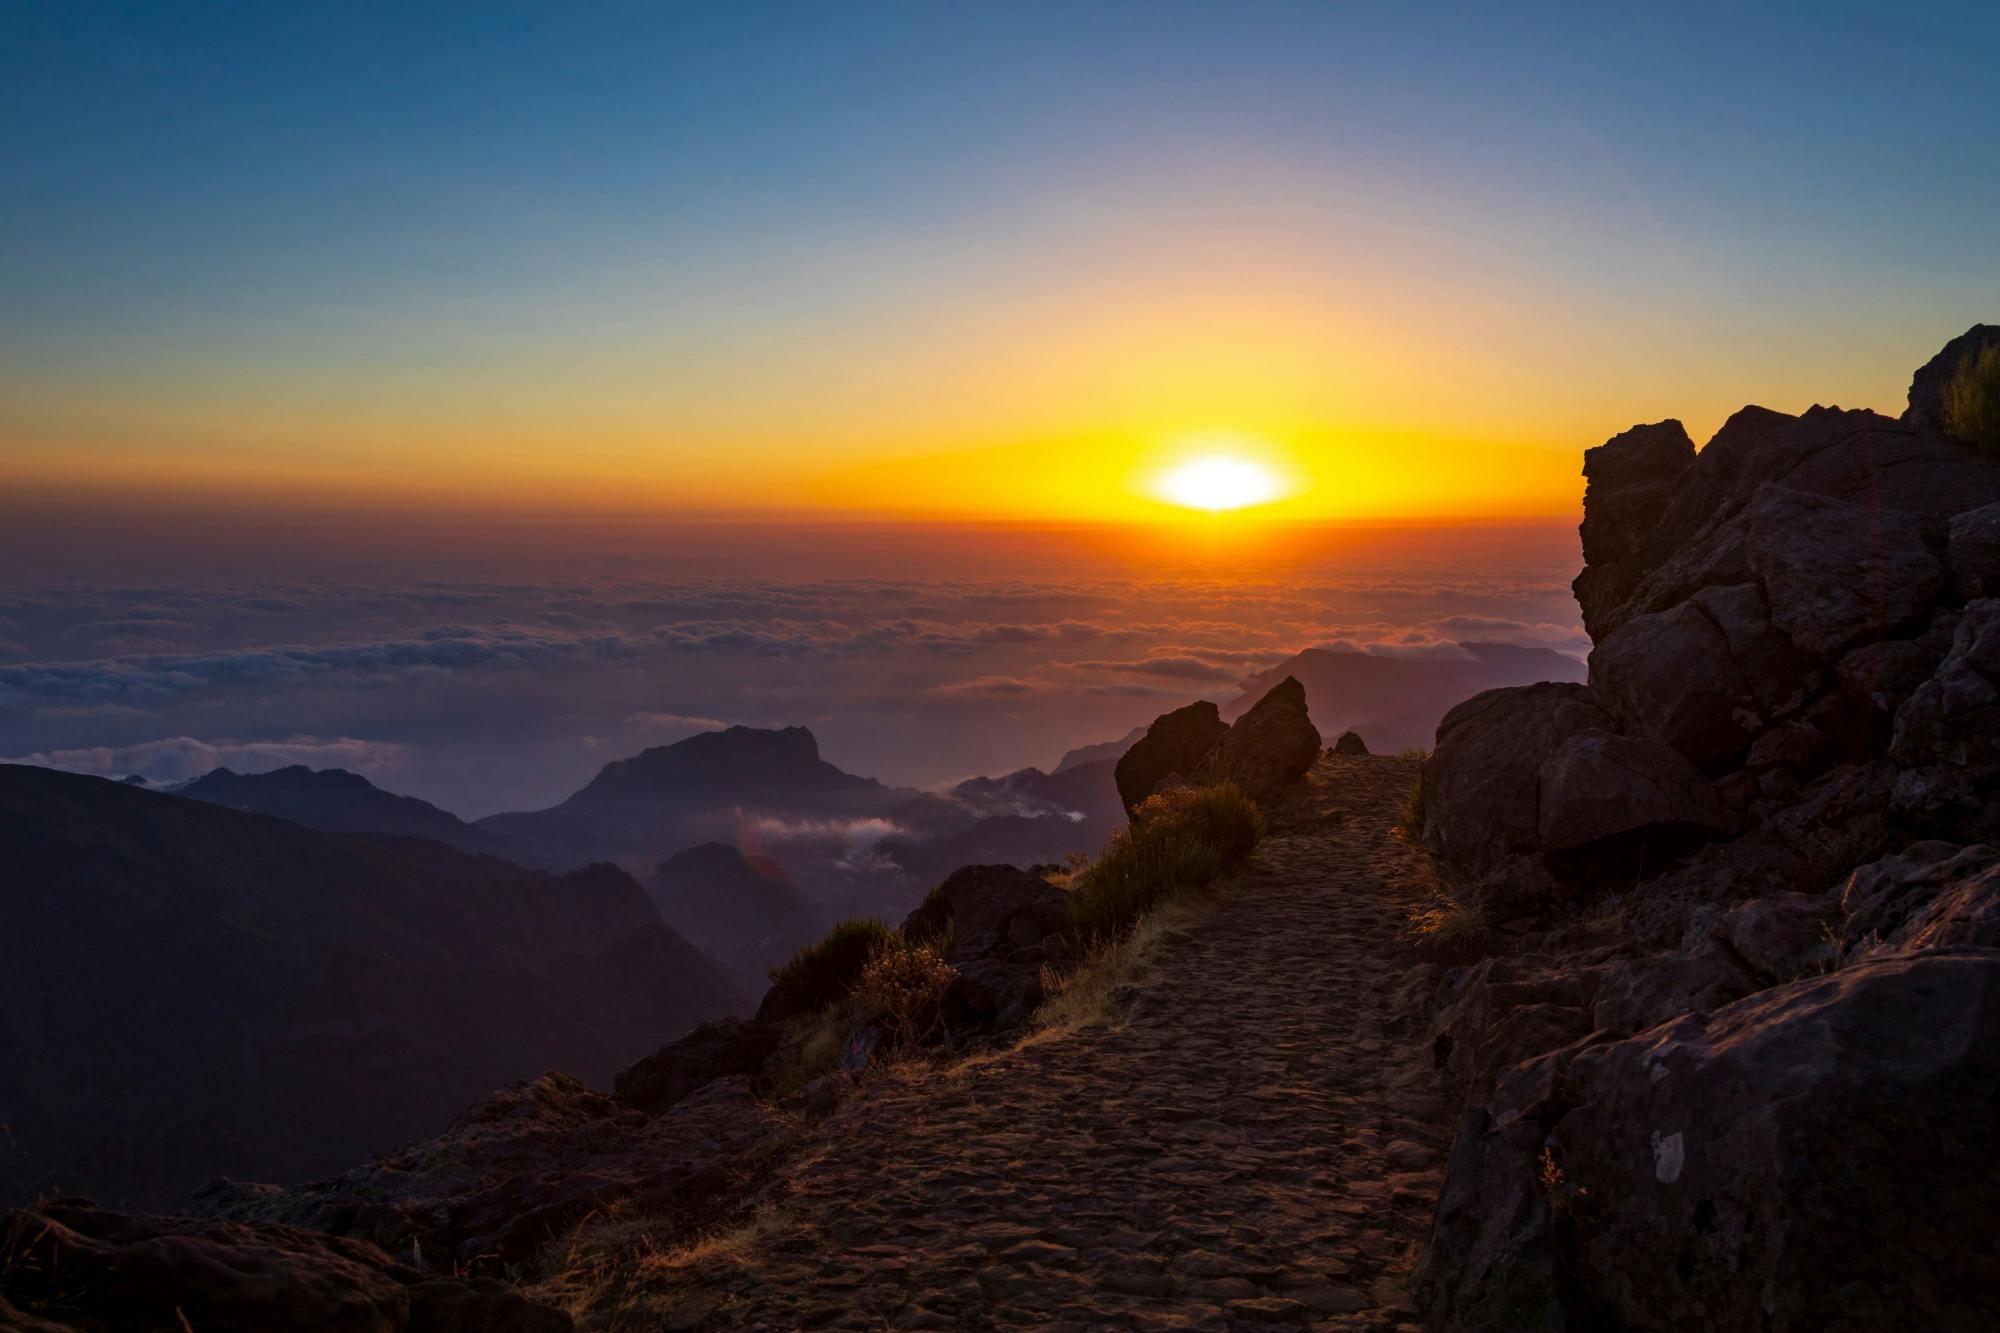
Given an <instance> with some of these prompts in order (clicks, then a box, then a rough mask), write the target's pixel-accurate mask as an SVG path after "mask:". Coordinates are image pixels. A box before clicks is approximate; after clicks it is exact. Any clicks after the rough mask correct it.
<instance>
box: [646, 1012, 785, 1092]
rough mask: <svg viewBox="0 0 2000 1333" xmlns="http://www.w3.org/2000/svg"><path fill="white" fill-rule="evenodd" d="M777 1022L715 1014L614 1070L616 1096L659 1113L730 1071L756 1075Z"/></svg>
mask: <svg viewBox="0 0 2000 1333" xmlns="http://www.w3.org/2000/svg"><path fill="white" fill-rule="evenodd" d="M778 1036H779V1033H778V1027H777V1025H776V1024H772V1023H746V1022H744V1021H743V1020H742V1019H740V1018H718V1019H715V1020H713V1021H711V1022H707V1023H703V1024H702V1025H701V1026H700V1027H697V1028H696V1029H695V1030H694V1031H692V1032H690V1033H688V1034H687V1035H686V1036H685V1037H682V1038H681V1039H680V1040H679V1041H676V1042H672V1043H670V1044H669V1045H666V1046H663V1047H661V1048H660V1049H659V1050H657V1051H655V1052H653V1054H651V1055H649V1056H647V1057H646V1058H645V1059H643V1060H638V1061H635V1062H633V1063H632V1064H630V1065H628V1066H626V1067H625V1068H624V1069H622V1070H620V1071H619V1072H618V1077H617V1079H616V1081H615V1082H613V1084H612V1089H613V1091H615V1092H616V1093H617V1095H618V1100H619V1101H621V1102H624V1103H625V1104H626V1105H627V1106H633V1107H637V1108H638V1109H639V1110H641V1111H650V1112H652V1113H654V1114H656V1115H657V1114H658V1113H659V1112H661V1111H664V1110H666V1109H667V1108H668V1107H670V1106H672V1105H673V1104H674V1103H676V1102H678V1101H680V1100H681V1099H682V1098H683V1097H686V1096H687V1095H688V1094H689V1093H691V1092H694V1091H696V1090H697V1089H699V1088H702V1087H704V1086H706V1085H707V1084H710V1083H713V1082H714V1081H715V1080H716V1079H719V1078H728V1077H730V1076H732V1075H741V1076H744V1077H752V1076H755V1075H756V1074H757V1073H758V1072H759V1071H761V1070H762V1069H763V1067H764V1062H765V1061H766V1060H768V1059H770V1057H771V1053H772V1052H773V1051H774V1050H776V1049H777V1046H778Z"/></svg>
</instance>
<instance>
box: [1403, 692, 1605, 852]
mask: <svg viewBox="0 0 2000 1333" xmlns="http://www.w3.org/2000/svg"><path fill="white" fill-rule="evenodd" d="M1612 729H1613V723H1612V720H1611V718H1610V716H1609V715H1608V714H1606V713H1605V712H1604V711H1603V710H1602V709H1600V708H1599V707H1598V706H1597V705H1596V703H1595V702H1594V701H1593V700H1592V698H1591V693H1590V691H1589V689H1587V688H1586V687H1584V686H1582V685H1557V684H1551V685H1525V686H1520V687H1517V688H1513V689H1501V690H1487V691H1486V692H1485V693H1483V694H1475V695H1474V696H1472V698H1470V699H1467V700H1466V701H1465V702H1464V703H1462V704H1460V705H1459V706H1458V707H1456V708H1454V709H1452V710H1451V711H1450V712H1449V713H1446V714H1445V716H1444V720H1443V721H1442V722H1440V723H1438V738H1437V748H1436V749H1435V750H1434V751H1433V752H1432V753H1431V757H1430V758H1429V759H1427V760H1425V761H1424V768H1423V791H1424V845H1425V846H1426V847H1427V848H1429V849H1430V851H1431V853H1432V854H1433V855H1435V856H1437V857H1438V858H1440V859H1441V860H1443V861H1445V862H1446V863H1447V864H1449V865H1451V866H1452V867H1454V868H1455V869H1457V870H1459V871H1461V872H1464V873H1466V874H1467V875H1471V876H1478V875H1480V874H1483V873H1485V872H1488V871H1491V870H1493V869H1495V868H1496V867H1498V866H1500V865H1501V864H1502V863H1503V862H1506V861H1508V860H1509V859H1510V858H1514V857H1519V856H1520V855H1522V854H1523V853H1532V852H1536V851H1538V850H1539V848H1540V835H1541V799H1540V791H1541V767H1542V764H1543V763H1544V762H1545V761H1546V760H1547V759H1548V757H1549V756H1550V755H1552V754H1554V753H1555V751H1556V750H1557V749H1558V748H1559V747H1560V746H1561V745H1562V744H1563V742H1564V741H1566V740H1568V739H1569V738H1570V737H1572V736H1576V735H1580V734H1582V733H1584V732H1587V731H1610V730H1612Z"/></svg>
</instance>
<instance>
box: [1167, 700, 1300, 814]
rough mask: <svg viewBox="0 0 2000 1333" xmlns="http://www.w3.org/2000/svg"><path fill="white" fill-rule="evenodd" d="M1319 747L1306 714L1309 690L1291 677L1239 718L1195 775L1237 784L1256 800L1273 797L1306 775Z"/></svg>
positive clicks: (1205, 780)
mask: <svg viewBox="0 0 2000 1333" xmlns="http://www.w3.org/2000/svg"><path fill="white" fill-rule="evenodd" d="M1319 750H1320V735H1319V728H1317V727H1315V726H1314V725H1313V723H1312V718H1311V717H1310V716H1308V715H1307V713H1306V688H1305V686H1303V685H1301V684H1299V682H1298V679H1297V678H1296V677H1293V676H1286V677H1285V678H1284V679H1283V680H1281V681H1279V682H1278V683H1277V684H1276V685H1273V686H1272V687H1271V688H1270V689H1269V690H1267V691H1265V694H1264V697H1263V698H1261V699H1259V700H1258V701H1257V702H1256V703H1254V704H1252V705H1251V706H1250V711H1248V712H1246V713H1245V714H1243V716H1242V717H1239V718H1237V719H1236V721H1235V722H1234V723H1233V724H1232V725H1231V726H1230V728H1229V730H1228V731H1227V732H1226V733H1224V735H1223V737H1222V739H1221V740H1219V741H1217V742H1216V745H1215V748H1214V749H1213V750H1211V751H1210V752H1209V754H1208V757H1207V758H1206V759H1204V760H1203V761H1202V762H1201V764H1200V766H1199V767H1198V768H1197V769H1196V770H1195V777H1196V779H1197V780H1198V781H1201V782H1233V783H1235V784H1236V785H1237V786H1239V787H1241V788H1242V789H1243V791H1244V793H1245V794H1246V795H1248V796H1249V797H1250V799H1251V800H1253V801H1269V800H1272V799H1274V798H1276V797H1277V796H1278V795H1280V794H1281V793H1283V791H1284V790H1285V789H1286V788H1287V787H1289V786H1291V785H1292V784H1293V783H1295V782H1297V781H1298V780H1299V779H1300V778H1302V777H1304V776H1305V775H1306V770H1307V769H1309V768H1311V767H1312V766H1313V760H1315V759H1317V758H1319Z"/></svg>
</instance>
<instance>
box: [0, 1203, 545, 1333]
mask: <svg viewBox="0 0 2000 1333" xmlns="http://www.w3.org/2000/svg"><path fill="white" fill-rule="evenodd" d="M0 1252H3V1253H5V1255H6V1256H7V1263H6V1266H5V1270H4V1272H0V1327H4V1328H20V1329H28V1330H56V1329H70V1330H77V1333H120V1331H122V1330H127V1329H201V1330H215V1333H256V1331H258V1330H264V1329H276V1328H299V1329H305V1328H311V1329H325V1330H328V1331H329V1333H448V1331H452V1330H471V1329H480V1330H486V1331H487V1333H562V1331H563V1330H567V1329H569V1328H570V1327H571V1322H570V1318H569V1316H568V1315H566V1314H564V1313H562V1312H561V1311H560V1310H555V1309H552V1308H550V1307H549V1306H546V1305H541V1304H538V1303H536V1302H534V1301H531V1300H529V1299H528V1298H527V1297H525V1296H523V1295H522V1294H521V1293H520V1292H519V1291H517V1290H516V1289H515V1288H514V1287H512V1286H510V1285H509V1284H507V1283H504V1282H499V1281H495V1280H493V1279H490V1278H472V1279H466V1278H461V1277H455V1276H450V1275H448V1274H444V1273H433V1272H427V1271H424V1270H423V1269H420V1268H417V1267H412V1266H410V1265H407V1264H400V1263H397V1262H395V1261H393V1260H391V1259H390V1258H389V1256H388V1255H387V1254H385V1253H383V1252H382V1250H380V1249H379V1248H377V1247H376V1246H374V1245H371V1244H369V1243H368V1242H367V1241H363V1240H355V1239H352V1238H349V1237H342V1236H332V1235H327V1234H324V1233H322V1232H318V1231H311V1230H307V1229H305V1228H301V1227H293V1226H286V1225H283V1224H280V1223H275V1222H255V1223H244V1222H228V1221H219V1220H212V1219H208V1220H203V1219H192V1218H185V1217H157V1216H152V1215H149V1214H144V1213H117V1212H111V1211H108V1210H105V1209H100V1208H97V1207H95V1206H94V1205H92V1204H89V1203H87V1202H82V1201H78V1200H66V1199H58V1200H54V1201H52V1202H48V1203H43V1204H39V1205H37V1206H36V1207H34V1208H31V1209H22V1210H19V1211H16V1212H11V1213H8V1214H7V1215H6V1217H5V1218H4V1220H0ZM10 1307H11V1310H12V1311H13V1312H14V1313H10V1312H9V1311H10Z"/></svg>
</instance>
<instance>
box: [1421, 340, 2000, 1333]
mask: <svg viewBox="0 0 2000 1333" xmlns="http://www.w3.org/2000/svg"><path fill="white" fill-rule="evenodd" d="M1996 332H2000V331H1996ZM1983 336H1984V335H1983V334H1982V333H1981V331H1980V330H1974V333H1973V334H1970V335H1967V337H1968V338H1971V339H1973V341H1974V342H1977V341H1979V339H1980V338H1982V337H1983ZM1964 342H1965V340H1963V339H1961V340H1959V341H1958V342H1955V343H1954V344H1953V347H1959V346H1960V344H1961V343H1964ZM1967 345H1968V346H1969V345H1970V344H1967ZM1962 350H1963V349H1962V348H1961V351H1962ZM1955 364H1956V362H1955V359H1954V357H1953V355H1952V349H1950V348H1948V349H1947V351H1946V353H1945V354H1941V358H1940V359H1939V360H1937V361H1934V362H1933V363H1932V364H1931V365H1930V366H1927V367H1925V369H1924V370H1922V371H1920V372H1918V375H1917V380H1916V383H1915V385H1913V388H1912V395H1911V405H1910V410H1909V411H1908V412H1906V413H1905V414H1904V416H1903V418H1902V419H1901V420H1890V419H1888V418H1885V417H1881V416H1877V415H1875V414H1873V413H1868V412H1842V411H1839V410H1837V409H1827V408H1814V409H1812V410H1811V411H1808V412H1806V413H1804V414H1803V415H1801V416H1797V417H1792V416H1786V415H1784V414H1782V413H1775V412H1769V411H1766V410H1764V409H1759V408H1746V409H1744V410H1743V411H1742V412H1739V413H1737V414H1736V415H1735V416H1734V417H1731V418H1730V420H1729V421H1728V422H1727V423H1726V424H1725V425H1724V426H1723V428H1722V429H1721V430H1720V431H1719V432H1718V433H1717V434H1716V436H1715V438H1714V439H1712V440H1711V441H1710V442H1709V444H1708V445H1707V446H1706V447H1705V448H1704V449H1703V450H1702V451H1701V452H1700V453H1699V454H1696V455H1693V456H1692V457H1691V458H1690V457H1688V456H1687V452H1686V449H1685V448H1684V447H1683V442H1684V439H1685V437H1684V436H1683V435H1681V434H1680V432H1679V427H1678V425H1677V424H1676V423H1671V422H1668V423H1662V424H1661V425H1659V426H1652V427H1641V428H1637V429H1635V430H1634V431H1631V432H1627V433H1626V434H1625V435H1623V436H1620V437H1618V438H1617V439H1616V440H1613V441H1612V442H1610V443H1609V444H1607V445H1605V446H1604V447H1603V448H1602V449H1601V450H1592V451H1591V452H1590V454H1589V455H1588V456H1587V461H1586V475H1587V477H1588V478H1589V489H1588V492H1587V494H1586V498H1585V520H1584V526H1583V543H1584V553H1585V558H1586V560H1587V562H1588V564H1587V566H1586V568H1585V569H1584V571H1583V573H1582V574H1581V575H1580V576H1579V577H1578V579H1577V581H1576V583H1575V585H1574V586H1575V590H1576V593H1577V598H1578V601H1579V604H1580V605H1581V607H1582V609H1583V613H1584V619H1585V624H1586V627H1587V628H1588V629H1589V631H1590V633H1591V635H1592V638H1593V640H1594V646H1593V650H1592V653H1591V659H1590V684H1589V686H1588V687H1587V688H1576V687H1570V688H1568V689H1567V690H1565V689H1564V688H1563V687H1558V686H1542V687H1534V688H1531V689H1526V690H1504V691H1495V692H1491V693H1490V694H1487V695H1481V696H1477V697H1475V698H1473V699H1471V700H1468V701H1467V702H1466V703H1465V704H1463V705H1461V706H1460V708H1459V709H1458V710H1454V712H1453V713H1452V714H1450V715H1448V716H1447V717H1446V719H1445V722H1444V724H1443V725H1442V726H1440V728H1439V733H1438V743H1437V749H1436V751H1435V752H1434V754H1433V756H1432V757H1431V759H1430V760H1429V761H1428V762H1427V763H1426V765H1425V769H1424V778H1423V797H1424V801H1423V816H1424V837H1425V844H1426V846H1427V847H1428V848H1429V849H1430V850H1431V851H1432V852H1433V853H1434V855H1435V856H1436V857H1437V859H1438V862H1439V864H1440V866H1441V868H1442V869H1443V870H1444V871H1445V872H1446V874H1447V876H1448V877H1449V878H1450V880H1451V881H1452V882H1453V883H1454V885H1455V888H1456V890H1457V891H1458V892H1459V893H1460V894H1461V895H1462V896H1463V897H1464V898H1466V899H1468V900H1470V901H1471V902H1473V903H1476V904H1482V905H1483V906H1484V907H1485V909H1486V913H1487V917H1488V919H1489V920H1507V919H1508V918H1526V919H1517V920H1514V921H1513V922H1512V923H1511V925H1510V927H1509V930H1508V931H1507V932H1504V933H1501V934H1497V935H1496V934H1494V933H1492V932H1489V933H1488V936H1487V937H1486V939H1487V946H1486V947H1487V948H1488V949H1492V948H1495V947H1507V948H1508V949H1509V950H1510V953H1511V956H1509V957H1506V958H1487V959H1485V960H1484V961H1480V962H1478V963H1477V964H1476V965H1475V966H1473V967H1470V968H1468V969H1464V970H1461V971H1457V972H1452V973H1447V974H1446V975H1445V978H1444V980H1443V982H1442V984H1441V985H1440V987H1439V989H1438V993H1437V996H1436V1005H1437V1008H1436V1018H1435V1026H1434V1030H1433V1051H1434V1054H1435V1055H1436V1057H1437V1060H1438V1063H1439V1066H1440V1068H1441V1070H1443V1072H1444V1073H1445V1074H1446V1075H1447V1077H1448V1079H1449V1080H1450V1082H1451V1084H1452V1085H1453V1086H1454V1087H1456V1088H1457V1089H1459V1090H1460V1092H1461V1094H1462V1095H1463V1096H1464V1098H1465V1101H1466V1110H1465V1115H1464V1120H1463V1122H1462V1125H1461V1129H1460V1133H1459V1137H1458V1140H1457V1143H1456V1145H1455V1147H1454V1149H1453V1154H1452V1160H1451V1165H1450V1168H1449V1170H1448V1173H1447V1178H1446V1183H1445V1186H1444V1189H1443V1193H1442V1195H1441V1197H1440V1200H1439V1206H1438V1210H1437V1214H1436V1219H1435V1223H1434V1230H1433V1235H1432V1238H1431V1242H1430V1244H1429V1246H1428V1247H1427V1251H1426V1256H1425V1259H1424V1261H1423V1265H1422V1269H1421V1273H1420V1281H1419V1283H1418V1291H1419V1294H1420V1296H1421V1298H1422V1301H1423V1303H1424V1305H1425V1307H1426V1311H1427V1313H1428V1315H1429V1316H1430V1318H1431V1321H1432V1323H1433V1325H1434V1326H1435V1327H1438V1328H1441V1329H1447V1330H1455V1329H1467V1330H1469V1329H1475V1328H1479V1329H1484V1328H1494V1327H1508V1328H1515V1327H1518V1328H1529V1327H1532V1328H1551V1329H1561V1328H1575V1329H1582V1328H1599V1327H1630V1328H1680V1327H1715V1328H1765V1329H1799V1328H1856V1329H1858V1328H1863V1327H1887V1326H1896V1327H1927V1328H1965V1329H1972V1328H1983V1327H1988V1326H1990V1325H1991V1324H1992V1323H1993V1322H1994V1319H1995V1317H1996V1314H2000V1297H1996V1296H1995V1294H1994V1288H1993V1287H1992V1285H1991V1283H1990V1282H1988V1281H1986V1280H1985V1279H1984V1277H1983V1275H1984V1274H1986V1273H1988V1272H1990V1271H1991V1268H1992V1266H1993V1265H1994V1264H1995V1263H1996V1262H2000V1253H1996V1252H1995V1251H1994V1249H1993V1243H1992V1241H1991V1239H1990V1237H1991V1235H1992V1234H1993V1221H1994V1214H1995V1210H1996V1207H2000V1204H1996V1200H2000V1189H1996V1188H1995V1187H1994V1184H1993V1179H1992V1174H1991V1167H1990V1160H1991V1154H1992V1153H1993V1151H1994V1149H1995V1147H1996V1146H2000V1112H1996V1110H1995V1107H1996V1106H2000V1097H1997V1094H2000V853H1997V852H1995V851H1994V850H1993V847H1992V846H1991V845H1988V844H1992V843H1995V842H2000V601H1996V600H1994V599H1993V598H1992V597H1991V592H1992V590H1993V586H1994V580H1995V578H1996V577H2000V576H1996V574H1995V572H1994V571H1995V570H1996V569H2000V554H1996V552H2000V538H1996V536H1995V530H1996V528H1997V527H2000V519H1996V517H1995V515H1996V514H2000V505H1996V499H2000V457H1996V456H1994V455H1991V454H1988V453H1982V452H1980V451H1978V450H1976V449H1974V448H1972V447H1970V446H1968V445H1966V444H1964V443H1962V442H1960V441H1957V440H1954V439H1951V438H1949V437H1948V436H1947V435H1945V434H1944V433H1943V432H1942V430H1941V429H1940V428H1939V425H1938V421H1937V394H1938V392H1939V385H1940V384H1941V383H1942V379H1941V375H1942V373H1943V372H1942V371H1941V370H1940V367H1941V366H1947V365H1955ZM1496 941H1499V942H1503V943H1500V944H1496Z"/></svg>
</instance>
